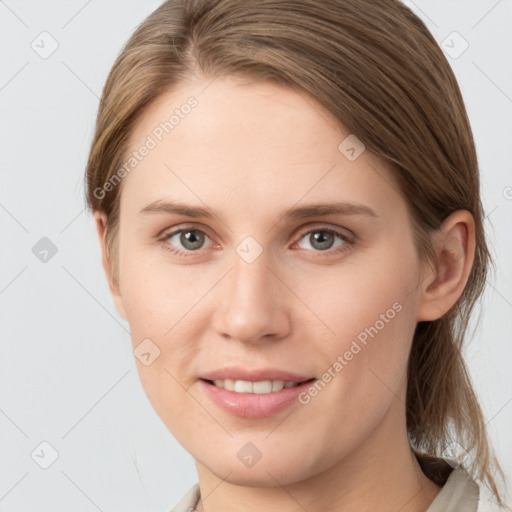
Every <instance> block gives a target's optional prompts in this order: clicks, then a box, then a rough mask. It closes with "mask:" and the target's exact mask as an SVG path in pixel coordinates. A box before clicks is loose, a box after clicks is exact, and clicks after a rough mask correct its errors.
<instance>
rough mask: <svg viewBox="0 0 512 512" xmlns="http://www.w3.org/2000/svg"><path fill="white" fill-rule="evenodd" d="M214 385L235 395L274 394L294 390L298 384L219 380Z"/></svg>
mask: <svg viewBox="0 0 512 512" xmlns="http://www.w3.org/2000/svg"><path fill="white" fill-rule="evenodd" d="M213 383H214V384H215V385H216V386H217V387H219V388H224V389H227V390H228V391H234V392H235V393H257V394H265V393H273V392H275V391H281V390H282V389H283V388H292V387H293V386H296V385H297V384H298V382H294V381H286V382H285V381H282V380H262V381H258V382H251V381H248V380H232V379H225V380H221V379H217V380H214V381H213Z"/></svg>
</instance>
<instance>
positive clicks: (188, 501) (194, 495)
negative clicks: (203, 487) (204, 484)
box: [169, 483, 200, 512]
mask: <svg viewBox="0 0 512 512" xmlns="http://www.w3.org/2000/svg"><path fill="white" fill-rule="evenodd" d="M199 496H200V493H199V483H195V484H194V485H193V486H192V487H191V488H190V489H189V490H188V491H187V493H186V494H185V496H183V498H181V501H180V502H179V503H177V504H176V505H175V506H174V507H173V508H172V509H171V510H170V511H169V512H195V510H196V506H197V504H198V503H199Z"/></svg>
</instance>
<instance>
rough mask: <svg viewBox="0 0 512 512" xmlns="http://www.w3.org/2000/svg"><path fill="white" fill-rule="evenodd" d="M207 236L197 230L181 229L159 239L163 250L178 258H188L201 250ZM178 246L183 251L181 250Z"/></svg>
mask: <svg viewBox="0 0 512 512" xmlns="http://www.w3.org/2000/svg"><path fill="white" fill-rule="evenodd" d="M207 238H209V236H208V235H207V234H206V233H204V231H201V230H199V229H193V228H182V229H179V230H176V231H173V232H171V233H165V234H164V235H163V236H162V238H161V239H160V240H161V242H162V243H163V244H164V246H165V248H166V249H167V250H168V251H171V252H172V253H175V254H178V255H179V256H188V255H189V254H188V253H191V252H196V251H197V250H198V249H202V248H203V244H204V241H205V239H207ZM180 246H181V247H182V248H183V249H184V250H183V249H181V248H180Z"/></svg>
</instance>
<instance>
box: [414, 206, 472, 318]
mask: <svg viewBox="0 0 512 512" xmlns="http://www.w3.org/2000/svg"><path fill="white" fill-rule="evenodd" d="M434 244H435V252H436V262H435V266H434V268H433V269H432V268H431V269H430V271H429V272H428V273H427V272H426V273H425V275H424V276H423V281H422V284H421V295H420V301H419V304H418V312H417V321H432V320H437V319H438V318H440V317H442V316H443V315H444V314H445V313H446V312H448V311H449V310H450V309H451V308H452V306H453V305H454V304H455V303H456V302H457V300H458V299H459V297H460V296H461V295H462V292H463V291H464V287H465V286H466V283H467V280H468V277H469V274H470V272H471V268H472V266H473V260H474V252H475V224H474V219H473V216H472V215H471V213H470V212H468V211H466V210H457V211H455V212H453V213H452V214H451V215H449V216H448V217H447V218H446V219H445V221H444V222H443V224H442V226H441V228H440V229H439V232H438V233H437V234H436V239H435V242H434Z"/></svg>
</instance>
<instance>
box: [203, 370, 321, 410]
mask: <svg viewBox="0 0 512 512" xmlns="http://www.w3.org/2000/svg"><path fill="white" fill-rule="evenodd" d="M315 380H316V379H315ZM199 382H200V384H201V386H202V388H203V389H204V390H205V392H206V394H207V395H208V396H209V398H210V399H211V400H212V401H213V402H214V403H215V404H217V405H218V406H219V407H220V408H221V409H223V410H224V411H226V412H228V413H230V414H232V415H234V416H239V417H242V418H266V417H268V416H272V415H273V414H276V413H278V412H279V411H281V410H283V409H284V408H286V407H287V406H289V405H291V404H292V403H293V402H295V401H298V399H297V397H298V396H299V395H300V393H302V392H303V391H305V390H306V389H307V388H308V387H309V386H311V384H313V383H314V380H308V381H306V382H303V383H302V384H299V385H298V386H294V387H292V388H283V389H282V390H281V391H273V392H272V393H261V394H258V393H236V392H235V391H228V390H227V389H224V388H221V387H218V386H215V385H214V384H210V383H209V382H207V381H205V380H203V379H200V380H199Z"/></svg>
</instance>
